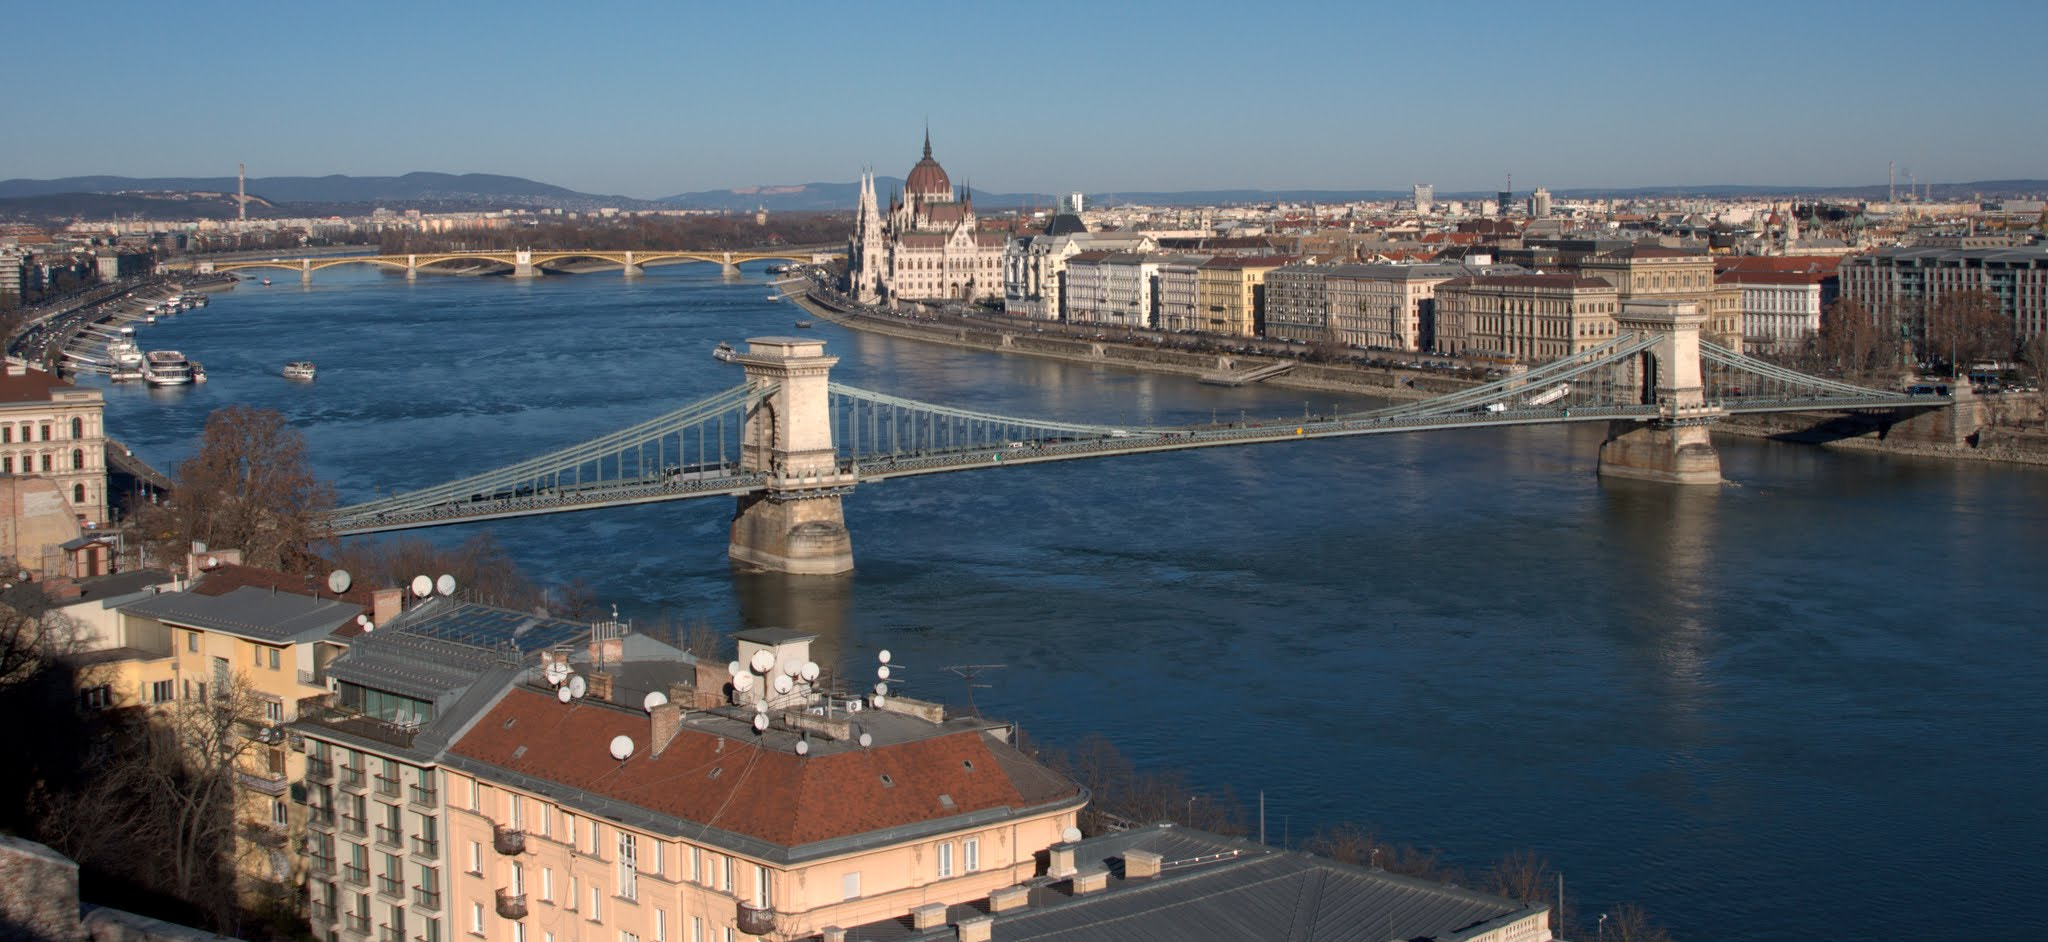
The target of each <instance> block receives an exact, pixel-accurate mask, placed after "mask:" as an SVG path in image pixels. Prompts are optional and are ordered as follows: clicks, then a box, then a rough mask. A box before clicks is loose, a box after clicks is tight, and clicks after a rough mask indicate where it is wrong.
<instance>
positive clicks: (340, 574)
mask: <svg viewBox="0 0 2048 942" xmlns="http://www.w3.org/2000/svg"><path fill="white" fill-rule="evenodd" d="M354 584H355V582H354V580H352V579H350V578H349V574H348V570H346V569H336V570H335V571H333V572H330V573H328V574H327V591H329V592H332V593H334V594H335V595H340V594H342V593H343V592H347V591H348V587H349V586H351V585H354Z"/></svg>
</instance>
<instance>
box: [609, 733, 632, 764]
mask: <svg viewBox="0 0 2048 942" xmlns="http://www.w3.org/2000/svg"><path fill="white" fill-rule="evenodd" d="M632 754H633V737H631V736H613V737H612V758H614V759H617V760H619V761H620V762H624V761H626V759H627V757H629V756H631V755H632Z"/></svg>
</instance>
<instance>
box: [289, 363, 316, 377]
mask: <svg viewBox="0 0 2048 942" xmlns="http://www.w3.org/2000/svg"><path fill="white" fill-rule="evenodd" d="M313 373H314V368H313V361H311V360H293V361H291V362H290V363H286V364H285V365H284V378H285V379H312V378H313Z"/></svg>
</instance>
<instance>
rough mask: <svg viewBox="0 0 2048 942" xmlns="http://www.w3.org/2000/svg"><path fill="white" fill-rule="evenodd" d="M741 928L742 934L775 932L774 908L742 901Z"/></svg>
mask: <svg viewBox="0 0 2048 942" xmlns="http://www.w3.org/2000/svg"><path fill="white" fill-rule="evenodd" d="M739 929H740V933H741V934H742V935H768V934H770V933H772V932H774V931H775V912H774V910H769V909H762V908H760V907H759V906H755V905H753V904H752V903H741V904H740V912H739Z"/></svg>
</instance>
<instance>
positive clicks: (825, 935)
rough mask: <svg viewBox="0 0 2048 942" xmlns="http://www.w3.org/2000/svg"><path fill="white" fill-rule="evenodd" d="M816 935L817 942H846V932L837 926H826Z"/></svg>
mask: <svg viewBox="0 0 2048 942" xmlns="http://www.w3.org/2000/svg"><path fill="white" fill-rule="evenodd" d="M818 933H819V935H818V939H819V942H846V930H845V929H841V928H839V927H838V926H826V927H825V928H823V929H820V930H818Z"/></svg>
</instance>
